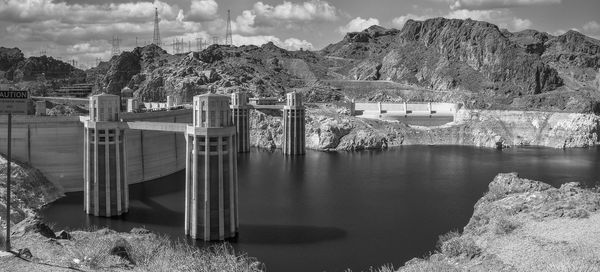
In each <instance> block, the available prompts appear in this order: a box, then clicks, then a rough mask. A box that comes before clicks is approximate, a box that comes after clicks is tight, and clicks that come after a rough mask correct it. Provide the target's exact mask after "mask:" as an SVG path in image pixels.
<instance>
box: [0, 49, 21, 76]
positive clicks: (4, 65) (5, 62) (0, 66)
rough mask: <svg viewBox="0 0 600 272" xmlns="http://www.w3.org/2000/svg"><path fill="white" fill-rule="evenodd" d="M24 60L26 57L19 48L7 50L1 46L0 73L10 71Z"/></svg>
mask: <svg viewBox="0 0 600 272" xmlns="http://www.w3.org/2000/svg"><path fill="white" fill-rule="evenodd" d="M24 59H25V56H24V55H23V52H21V50H20V49H19V48H6V47H1V46H0V71H8V70H9V69H10V68H11V67H13V66H15V65H16V64H17V63H19V62H21V61H23V60H24Z"/></svg>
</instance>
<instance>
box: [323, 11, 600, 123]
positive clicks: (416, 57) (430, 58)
mask: <svg viewBox="0 0 600 272" xmlns="http://www.w3.org/2000/svg"><path fill="white" fill-rule="evenodd" d="M599 49H600V41H598V40H595V39H592V38H589V37H586V36H584V35H582V34H581V33H578V32H576V31H569V32H567V33H565V34H563V35H560V36H552V35H550V34H547V33H542V32H538V31H535V30H526V31H522V32H517V33H510V32H509V31H507V30H501V29H499V28H498V27H497V26H496V25H493V24H490V23H486V22H481V21H473V20H469V19H467V20H458V19H444V18H435V19H430V20H426V21H422V22H421V21H414V20H409V21H408V22H407V23H406V24H405V26H404V28H403V29H402V30H395V29H385V28H382V27H379V26H373V27H370V28H368V29H366V30H364V31H362V32H359V33H348V34H347V35H346V36H345V37H344V39H343V40H342V41H340V42H339V43H336V44H332V45H329V46H327V47H326V48H324V49H323V50H322V51H321V54H322V55H324V56H327V57H329V58H336V59H338V60H340V62H342V63H341V65H338V66H337V67H334V69H332V73H333V72H335V73H336V74H337V75H342V76H344V78H345V79H355V80H388V81H393V82H397V83H403V84H406V85H409V86H416V87H424V88H427V89H429V90H432V91H442V92H445V93H444V94H443V95H439V94H435V96H432V95H429V97H425V98H424V99H431V100H436V99H437V100H439V99H444V100H447V101H455V102H465V101H466V100H469V99H476V100H478V103H471V105H472V106H474V108H494V107H496V108H497V107H498V106H497V105H498V104H500V105H505V106H508V105H510V106H512V108H514V109H538V108H544V109H551V110H566V111H580V112H583V111H587V112H591V111H595V112H597V111H598V108H597V107H598V106H597V104H598V101H600V99H599V98H598V96H597V90H598V87H599V85H598V78H599V77H600V76H599V75H600V71H599V69H600V63H599V60H600V54H599V53H598V52H599ZM342 60H344V61H345V63H344V61H342ZM573 91H578V92H573ZM590 101H592V103H590ZM569 103H571V104H570V105H568V104H569ZM465 104H466V103H465ZM575 104H583V105H584V106H583V107H582V108H576V107H574V105H575ZM590 104H592V105H590Z"/></svg>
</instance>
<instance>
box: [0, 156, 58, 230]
mask: <svg viewBox="0 0 600 272" xmlns="http://www.w3.org/2000/svg"><path fill="white" fill-rule="evenodd" d="M6 166H7V161H6V159H5V158H4V157H2V156H0V214H2V215H5V214H6ZM11 185H12V186H11V214H10V216H11V217H10V220H11V222H13V223H17V222H20V221H21V220H23V219H25V218H26V217H30V216H34V215H35V211H36V210H37V209H39V208H40V207H41V206H43V205H45V204H47V203H50V202H52V201H54V200H56V199H58V198H60V197H62V196H63V191H62V189H61V188H60V187H59V186H58V185H56V184H53V183H51V182H50V181H48V180H47V179H46V178H45V177H44V175H43V174H42V173H41V172H40V171H39V170H37V169H34V168H32V167H30V166H28V165H26V164H22V163H18V162H14V161H13V162H12V163H11ZM2 224H5V222H4V220H3V222H2Z"/></svg>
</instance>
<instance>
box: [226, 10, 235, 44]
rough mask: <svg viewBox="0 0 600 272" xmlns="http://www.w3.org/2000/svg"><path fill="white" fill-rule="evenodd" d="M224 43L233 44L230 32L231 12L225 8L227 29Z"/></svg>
mask: <svg viewBox="0 0 600 272" xmlns="http://www.w3.org/2000/svg"><path fill="white" fill-rule="evenodd" d="M225 45H233V35H232V34H231V12H230V10H227V31H226V33H225Z"/></svg>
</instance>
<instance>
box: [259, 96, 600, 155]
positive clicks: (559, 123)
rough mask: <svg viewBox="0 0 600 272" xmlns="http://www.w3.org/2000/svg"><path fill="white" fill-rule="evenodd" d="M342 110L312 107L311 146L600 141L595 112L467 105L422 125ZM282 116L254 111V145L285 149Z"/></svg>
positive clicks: (578, 144) (588, 143)
mask: <svg viewBox="0 0 600 272" xmlns="http://www.w3.org/2000/svg"><path fill="white" fill-rule="evenodd" d="M339 111H342V109H340V108H337V109H336V108H335V107H334V106H333V105H331V104H329V105H325V106H322V107H319V108H308V109H307V117H306V147H307V148H309V149H314V150H362V149H385V148H388V147H394V146H401V145H469V146H479V147H489V148H507V147H511V146H545V147H552V148H574V147H592V146H596V145H598V144H600V117H598V116H596V115H594V114H579V113H559V112H534V111H530V112H524V111H487V110H464V109H462V110H460V111H459V112H458V113H457V115H456V117H455V121H454V122H452V123H449V124H446V125H442V126H434V127H422V126H409V125H406V124H404V123H402V122H397V121H382V120H375V119H365V118H359V117H353V116H348V115H345V114H340V112H339ZM278 114H280V113H278V112H267V113H265V112H256V111H254V112H252V113H251V119H250V120H251V136H250V137H251V139H252V145H254V146H258V147H262V148H268V149H274V148H279V147H280V145H281V142H282V138H281V137H282V135H283V127H282V124H281V122H282V121H281V116H279V115H278Z"/></svg>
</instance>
